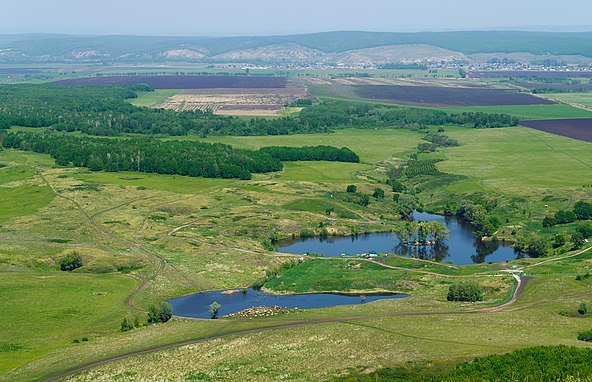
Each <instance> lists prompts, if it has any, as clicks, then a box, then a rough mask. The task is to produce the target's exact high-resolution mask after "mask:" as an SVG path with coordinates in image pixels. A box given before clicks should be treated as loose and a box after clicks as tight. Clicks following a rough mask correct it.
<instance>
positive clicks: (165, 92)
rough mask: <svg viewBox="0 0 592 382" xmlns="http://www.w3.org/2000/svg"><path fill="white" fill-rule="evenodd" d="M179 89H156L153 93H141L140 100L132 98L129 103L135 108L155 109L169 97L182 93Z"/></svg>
mask: <svg viewBox="0 0 592 382" xmlns="http://www.w3.org/2000/svg"><path fill="white" fill-rule="evenodd" d="M182 91H183V90H179V89H155V90H154V91H152V92H139V93H138V98H132V99H130V100H129V102H130V103H131V104H132V105H134V106H140V107H155V106H157V105H158V104H159V103H161V102H163V101H164V100H166V99H167V98H169V97H172V96H174V95H175V94H179V93H181V92H182Z"/></svg>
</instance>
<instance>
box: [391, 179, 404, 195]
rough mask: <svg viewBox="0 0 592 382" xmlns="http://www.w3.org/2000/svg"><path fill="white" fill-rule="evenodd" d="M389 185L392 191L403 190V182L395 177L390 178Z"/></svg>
mask: <svg viewBox="0 0 592 382" xmlns="http://www.w3.org/2000/svg"><path fill="white" fill-rule="evenodd" d="M391 187H392V189H393V192H403V191H405V185H404V184H403V183H401V182H400V181H399V180H397V179H393V180H391Z"/></svg>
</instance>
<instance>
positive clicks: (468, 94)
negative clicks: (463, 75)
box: [352, 85, 555, 106]
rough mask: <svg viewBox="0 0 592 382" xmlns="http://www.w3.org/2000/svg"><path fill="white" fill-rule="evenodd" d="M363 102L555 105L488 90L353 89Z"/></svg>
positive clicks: (509, 93)
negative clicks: (364, 100) (371, 100)
mask: <svg viewBox="0 0 592 382" xmlns="http://www.w3.org/2000/svg"><path fill="white" fill-rule="evenodd" d="M352 88H353V89H354V92H355V93H356V94H357V95H358V96H359V97H361V98H364V99H373V100H381V101H389V102H393V103H397V104H403V105H433V106H498V105H547V104H554V103H555V102H553V101H550V100H547V99H542V98H538V97H533V96H532V95H530V94H525V93H519V92H517V91H515V90H507V89H494V88H486V87H481V88H477V87H471V88H468V87H463V88H461V87H443V86H399V85H365V86H353V87H352Z"/></svg>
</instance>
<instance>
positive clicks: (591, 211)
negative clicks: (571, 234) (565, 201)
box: [573, 200, 592, 220]
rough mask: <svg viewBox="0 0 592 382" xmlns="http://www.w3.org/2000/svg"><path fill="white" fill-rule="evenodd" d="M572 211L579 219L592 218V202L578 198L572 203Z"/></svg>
mask: <svg viewBox="0 0 592 382" xmlns="http://www.w3.org/2000/svg"><path fill="white" fill-rule="evenodd" d="M573 212H574V213H575V214H576V217H577V218H578V219H579V220H589V219H592V203H591V202H585V201H582V200H580V201H579V202H576V204H574V209H573Z"/></svg>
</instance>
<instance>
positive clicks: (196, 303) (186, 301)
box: [167, 288, 407, 318]
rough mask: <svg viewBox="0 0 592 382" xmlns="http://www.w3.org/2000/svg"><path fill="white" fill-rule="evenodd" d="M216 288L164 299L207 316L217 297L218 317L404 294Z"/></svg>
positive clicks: (178, 311)
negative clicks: (260, 308) (255, 309)
mask: <svg viewBox="0 0 592 382" xmlns="http://www.w3.org/2000/svg"><path fill="white" fill-rule="evenodd" d="M223 292H224V291H221V290H217V291H211V292H201V293H195V294H191V295H188V296H183V297H177V298H173V299H171V300H168V301H167V302H168V303H169V304H171V306H172V307H173V314H175V315H177V316H183V317H194V318H210V317H211V315H210V312H209V309H210V304H211V303H212V302H214V301H216V302H217V303H218V304H220V305H221V306H220V310H219V311H218V317H222V316H224V315H227V314H231V313H236V312H240V311H241V310H244V309H248V308H253V307H256V306H279V307H282V308H300V309H311V308H326V307H330V306H338V305H352V304H363V303H367V302H372V301H376V300H383V299H391V298H403V297H407V295H405V294H381V295H380V294H368V295H364V296H355V295H353V296H352V295H344V294H335V293H308V294H286V295H274V294H270V293H266V292H262V291H259V290H255V289H252V288H249V289H247V290H246V293H243V292H242V291H238V290H237V291H235V293H231V294H228V293H227V292H225V293H223Z"/></svg>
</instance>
